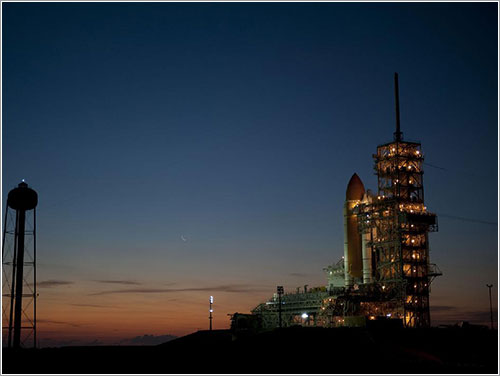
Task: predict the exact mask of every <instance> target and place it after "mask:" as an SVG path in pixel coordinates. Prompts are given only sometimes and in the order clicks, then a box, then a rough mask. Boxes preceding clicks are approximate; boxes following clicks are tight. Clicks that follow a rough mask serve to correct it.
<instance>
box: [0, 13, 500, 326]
mask: <svg viewBox="0 0 500 376" xmlns="http://www.w3.org/2000/svg"><path fill="white" fill-rule="evenodd" d="M2 7H3V26H2V27H3V29H2V35H3V51H2V53H3V77H2V82H3V86H2V89H3V92H2V94H3V103H2V104H3V113H2V126H3V200H2V202H3V203H4V202H5V197H6V194H7V192H8V191H9V190H10V189H11V188H13V187H14V186H15V185H17V183H18V182H19V181H20V180H21V179H22V178H24V179H26V181H27V182H28V183H29V184H30V185H31V186H33V187H34V188H35V189H36V190H37V191H38V193H39V197H40V203H39V207H38V215H39V216H38V224H39V239H38V244H39V262H40V265H41V266H40V278H41V279H46V280H49V279H50V280H56V279H57V280H64V281H70V282H71V283H73V284H74V285H75V286H85V283H86V282H85V281H88V280H95V279H103V278H104V276H112V278H115V279H134V280H136V281H140V283H142V284H149V285H157V284H158V283H166V284H168V283H170V284H172V283H176V284H178V285H189V286H191V285H200V284H201V285H216V284H218V283H224V284H235V283H242V284H248V285H249V286H257V285H258V286H260V287H262V290H263V292H262V291H261V292H260V293H258V294H256V295H251V296H250V295H249V296H248V297H247V298H241V297H239V298H237V299H236V298H235V297H234V294H233V295H231V296H232V298H231V299H232V300H231V302H233V304H232V305H231V304H229V303H228V305H227V307H224V309H226V308H227V311H228V312H231V309H233V311H234V310H239V311H240V312H241V311H245V310H247V311H248V310H249V309H250V308H252V307H253V306H254V305H256V304H257V303H259V299H264V298H266V297H267V296H268V295H270V294H271V293H272V292H273V291H274V288H275V285H276V284H284V285H285V286H286V287H288V288H290V289H294V287H295V286H299V285H301V284H304V283H310V284H311V285H313V284H324V283H326V279H325V278H324V276H323V274H322V270H321V269H322V268H323V267H325V266H326V265H328V264H330V263H332V262H334V261H337V260H338V259H339V258H340V256H341V255H342V253H343V227H342V205H343V200H344V197H345V196H344V195H345V188H346V185H347V182H348V180H349V178H350V176H351V175H352V173H354V172H357V173H358V175H359V176H360V177H361V179H362V180H363V182H364V184H365V186H366V187H367V188H371V189H373V190H375V189H376V177H375V176H374V175H373V160H372V153H374V152H375V150H376V146H377V144H380V143H385V142H388V141H391V140H392V133H393V131H394V124H395V120H394V94H393V93H394V89H393V74H394V72H395V71H397V72H399V77H400V82H399V84H400V104H401V124H402V125H401V126H402V131H403V132H404V137H405V139H407V140H417V141H421V142H422V147H423V150H424V153H425V156H426V162H427V163H429V164H430V165H432V166H438V167H440V168H436V167H431V166H427V168H426V173H425V183H426V186H425V197H426V204H427V207H428V209H429V210H430V211H434V212H436V213H437V214H438V216H439V215H440V214H443V216H441V217H439V226H440V231H439V232H438V233H437V234H432V235H431V236H430V244H431V259H432V261H434V262H436V263H438V265H439V266H440V267H441V269H442V270H443V272H444V273H445V275H444V276H443V277H441V278H440V279H438V280H436V281H435V283H434V287H433V292H432V298H431V299H432V300H431V304H432V305H435V306H436V307H441V308H440V309H436V313H437V312H438V310H440V313H439V314H442V313H443V311H452V310H453V312H465V313H467V312H477V311H483V310H487V308H488V307H487V304H488V303H487V289H486V287H485V286H484V285H485V284H486V283H495V284H496V281H497V279H498V277H497V265H498V258H497V227H496V226H495V225H489V224H481V223H475V222H466V221H461V220H457V219H452V218H449V217H445V215H448V216H460V217H466V218H473V219H480V220H483V221H489V222H496V221H497V208H498V202H497V192H498V186H497V181H498V165H497V145H498V143H497V140H498V127H497V125H498V123H497V111H498V107H497V102H498V98H497V83H498V78H497V68H498V61H497V54H498V51H497V44H498V41H497V4H496V3H479V4H478V3H375V4H371V3H353V4H346V3H273V4H265V3H239V4H238V3H232V4H226V3H211V4H205V3H156V4H155V3H106V4H97V3H64V4H59V3H3V4H2ZM181 235H182V236H183V237H184V238H186V239H187V241H183V240H182V239H181ZM110 278H111V277H110ZM260 287H259V288H260ZM267 289H268V290H267ZM83 290H85V289H83ZM83 290H82V291H83ZM257 290H258V289H256V291H257ZM85 291H87V290H85ZM266 291H268V293H267V292H266ZM495 297H496V286H495ZM53 299H56V300H57V296H56V294H55V293H54V297H53ZM63 301H64V299H62V298H61V302H63ZM235 301H238V302H239V303H238V304H236V303H234V302H235ZM450 307H452V308H450ZM204 314H205V313H203V315H204ZM439 314H438V316H439ZM203 317H204V316H203ZM221 320H222V319H221ZM139 334H143V333H139Z"/></svg>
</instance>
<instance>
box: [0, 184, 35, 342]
mask: <svg viewBox="0 0 500 376" xmlns="http://www.w3.org/2000/svg"><path fill="white" fill-rule="evenodd" d="M37 203H38V195H37V193H36V192H35V191H34V190H33V189H31V188H29V187H28V184H26V183H25V182H24V180H23V181H22V182H21V183H19V185H18V186H17V187H16V188H14V189H12V190H11V191H10V192H9V195H8V197H7V205H6V207H5V217H4V229H3V239H2V272H3V273H2V278H3V280H2V282H3V284H2V299H3V302H2V303H3V304H2V331H3V338H4V341H5V340H6V341H7V343H5V342H4V345H7V346H8V347H15V348H18V347H21V346H23V347H28V346H29V345H30V343H31V339H32V340H33V346H34V347H36V297H37V295H36V205H37Z"/></svg>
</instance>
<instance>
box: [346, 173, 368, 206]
mask: <svg viewBox="0 0 500 376" xmlns="http://www.w3.org/2000/svg"><path fill="white" fill-rule="evenodd" d="M364 194H365V186H364V185H363V182H362V181H361V179H360V178H359V176H358V174H354V175H352V177H351V180H349V184H347V190H346V192H345V199H346V200H349V201H351V200H361V199H363V195H364Z"/></svg>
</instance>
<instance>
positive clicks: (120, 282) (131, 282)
mask: <svg viewBox="0 0 500 376" xmlns="http://www.w3.org/2000/svg"><path fill="white" fill-rule="evenodd" d="M94 282H98V283H107V284H115V285H141V283H140V282H136V281H127V280H108V279H104V280H96V281H94Z"/></svg>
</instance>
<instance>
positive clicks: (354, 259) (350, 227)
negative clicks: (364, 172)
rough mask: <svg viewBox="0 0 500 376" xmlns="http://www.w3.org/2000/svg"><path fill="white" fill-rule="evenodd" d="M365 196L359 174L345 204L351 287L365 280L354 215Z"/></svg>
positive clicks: (347, 274)
mask: <svg viewBox="0 0 500 376" xmlns="http://www.w3.org/2000/svg"><path fill="white" fill-rule="evenodd" d="M364 194H365V187H364V185H363V182H362V181H361V179H360V178H359V176H358V175H357V174H354V175H352V177H351V180H349V184H347V190H346V195H345V196H346V197H345V198H346V200H345V204H344V266H345V285H346V286H351V285H353V284H354V283H356V281H362V279H363V259H362V254H361V253H362V249H361V244H362V243H361V234H360V233H359V230H358V219H357V217H356V215H355V214H353V209H354V207H355V206H356V205H357V204H359V203H360V202H361V200H362V199H363V195H364Z"/></svg>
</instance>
